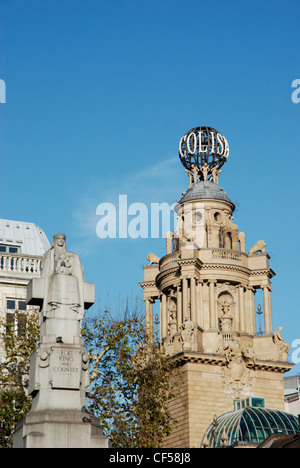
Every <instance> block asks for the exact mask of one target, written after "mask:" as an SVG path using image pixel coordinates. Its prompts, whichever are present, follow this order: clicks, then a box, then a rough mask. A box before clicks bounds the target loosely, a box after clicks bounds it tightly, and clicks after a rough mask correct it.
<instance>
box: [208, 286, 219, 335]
mask: <svg viewBox="0 0 300 468" xmlns="http://www.w3.org/2000/svg"><path fill="white" fill-rule="evenodd" d="M215 283H216V281H215V280H212V281H210V282H209V319H210V328H212V329H217V328H218V324H217V310H216V303H215Z"/></svg>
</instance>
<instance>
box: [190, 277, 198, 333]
mask: <svg viewBox="0 0 300 468" xmlns="http://www.w3.org/2000/svg"><path fill="white" fill-rule="evenodd" d="M190 284H191V320H192V322H193V323H194V324H195V323H197V317H196V312H197V306H196V279H195V278H191V279H190Z"/></svg>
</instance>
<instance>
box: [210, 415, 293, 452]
mask: <svg viewBox="0 0 300 468" xmlns="http://www.w3.org/2000/svg"><path fill="white" fill-rule="evenodd" d="M297 431H299V423H298V418H297V417H296V416H294V415H292V414H289V413H286V412H284V411H279V410H274V409H268V408H259V407H251V406H248V407H246V408H242V409H239V410H237V411H232V412H230V413H225V414H223V415H222V416H219V417H218V418H216V419H215V420H214V421H213V422H212V424H211V425H210V426H209V428H208V429H207V431H206V434H205V435H204V438H203V441H202V445H203V443H204V441H205V442H207V443H208V444H209V446H210V447H211V448H212V447H220V445H222V443H221V439H222V437H224V434H225V436H227V437H228V445H232V444H234V443H235V442H246V443H249V444H254V445H258V444H259V443H261V442H263V441H264V440H265V439H266V438H267V437H268V436H269V435H270V434H274V433H281V434H286V435H291V434H295V433H296V432H297Z"/></svg>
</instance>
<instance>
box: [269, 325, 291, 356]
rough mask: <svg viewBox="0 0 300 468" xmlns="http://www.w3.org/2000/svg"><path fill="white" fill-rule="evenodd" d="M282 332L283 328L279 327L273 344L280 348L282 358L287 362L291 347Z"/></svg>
mask: <svg viewBox="0 0 300 468" xmlns="http://www.w3.org/2000/svg"><path fill="white" fill-rule="evenodd" d="M281 332H282V327H278V330H277V331H276V332H275V333H274V335H273V342H274V343H275V344H276V345H277V346H278V347H279V355H280V358H281V359H283V360H285V361H286V360H287V359H288V353H289V349H290V345H289V344H288V343H287V342H286V341H284V339H283V338H282V336H281Z"/></svg>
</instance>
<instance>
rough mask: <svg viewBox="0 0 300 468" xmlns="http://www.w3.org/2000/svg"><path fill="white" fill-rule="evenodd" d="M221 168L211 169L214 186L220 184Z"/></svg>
mask: <svg viewBox="0 0 300 468" xmlns="http://www.w3.org/2000/svg"><path fill="white" fill-rule="evenodd" d="M218 169H219V166H214V167H213V168H212V169H211V175H212V181H213V183H214V184H217V183H218V182H219V174H221V172H222V171H221V170H218Z"/></svg>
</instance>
